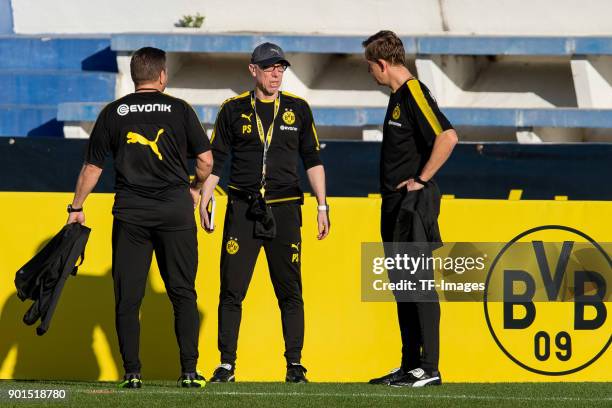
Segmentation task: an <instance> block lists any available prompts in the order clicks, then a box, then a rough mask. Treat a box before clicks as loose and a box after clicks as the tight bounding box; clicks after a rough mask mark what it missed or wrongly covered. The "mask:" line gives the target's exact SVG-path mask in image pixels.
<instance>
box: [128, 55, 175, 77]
mask: <svg viewBox="0 0 612 408" xmlns="http://www.w3.org/2000/svg"><path fill="white" fill-rule="evenodd" d="M164 69H166V52H165V51H164V50H160V49H159V48H153V47H144V48H141V49H139V50H138V51H136V52H135V53H134V55H132V60H131V61H130V73H131V74H132V81H134V83H135V84H140V83H143V82H150V81H155V80H157V79H158V78H159V76H160V74H161V72H162V71H163V70H164Z"/></svg>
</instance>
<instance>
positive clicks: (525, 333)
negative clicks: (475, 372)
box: [484, 226, 612, 375]
mask: <svg viewBox="0 0 612 408" xmlns="http://www.w3.org/2000/svg"><path fill="white" fill-rule="evenodd" d="M551 234H554V236H555V237H558V236H562V237H563V242H562V243H550V242H546V243H545V242H544V241H543V240H542V238H545V237H547V236H548V237H550V236H551ZM519 240H521V242H518V241H519ZM611 269H612V261H611V260H610V256H609V255H608V253H607V252H606V251H605V250H604V249H603V248H602V247H601V245H599V244H598V243H597V242H595V241H594V240H593V239H591V238H590V237H589V236H588V235H586V234H584V233H582V232H580V231H577V230H575V229H573V228H569V227H563V226H541V227H537V228H533V229H531V230H529V231H526V232H523V233H522V234H520V235H518V236H517V237H516V238H514V239H512V240H511V241H510V242H509V243H508V244H506V245H505V246H504V247H503V249H502V250H501V251H500V252H499V254H498V255H497V257H496V258H495V260H494V261H493V263H492V264H491V269H490V270H489V273H488V275H487V280H486V289H485V297H484V310H485V317H486V320H487V325H488V327H489V330H490V332H491V335H492V336H493V338H494V340H495V342H496V343H497V345H498V346H499V348H500V349H501V350H502V351H503V352H504V353H505V354H506V356H507V357H508V358H510V359H511V360H512V361H514V362H515V363H516V364H518V365H519V366H521V367H523V368H525V369H526V370H529V371H532V372H534V373H538V374H543V375H565V374H570V373H574V372H577V371H580V370H582V369H583V368H585V367H587V366H589V365H590V364H592V363H594V362H595V361H596V360H597V359H598V358H599V357H601V356H602V355H603V354H604V353H605V352H606V350H607V348H608V346H610V343H611V342H612V335H611V333H612V323H611V320H612V319H610V318H608V310H607V306H606V300H607V299H608V298H609V288H608V287H607V286H608V285H607V283H608V282H606V278H608V279H609V277H610V275H611V272H610V271H611ZM499 300H503V302H500V301H499Z"/></svg>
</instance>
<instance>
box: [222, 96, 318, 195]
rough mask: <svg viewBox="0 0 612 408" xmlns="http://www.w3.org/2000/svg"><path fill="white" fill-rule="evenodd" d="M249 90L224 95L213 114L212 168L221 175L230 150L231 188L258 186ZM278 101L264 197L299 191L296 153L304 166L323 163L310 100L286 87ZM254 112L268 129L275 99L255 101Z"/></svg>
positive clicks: (259, 147) (258, 154)
mask: <svg viewBox="0 0 612 408" xmlns="http://www.w3.org/2000/svg"><path fill="white" fill-rule="evenodd" d="M252 97H253V96H252V92H245V93H243V94H241V95H238V96H236V97H234V98H230V99H228V100H226V101H225V102H224V103H223V105H221V109H220V111H219V114H218V116H217V121H216V123H215V128H214V131H213V135H212V137H211V145H212V151H213V157H214V167H213V171H212V172H213V174H214V175H217V176H221V172H222V171H223V165H224V163H225V161H226V160H227V157H228V155H229V154H230V152H231V154H232V161H231V174H230V182H229V185H230V188H236V189H239V190H245V191H248V192H257V191H259V188H260V184H261V167H262V155H263V143H262V141H261V139H260V136H259V133H258V131H257V123H256V119H255V112H254V110H253V106H252V104H251V100H252V99H251V98H252ZM279 98H280V105H279V108H278V114H277V117H276V120H275V121H274V128H273V133H272V141H271V142H270V147H269V149H268V154H267V161H266V199H267V200H275V199H283V198H290V197H294V196H296V194H297V195H301V191H300V188H299V178H298V173H297V163H298V157H299V158H301V159H302V163H303V164H304V168H305V169H309V168H311V167H314V166H316V165H319V164H321V159H320V158H319V140H318V138H317V131H316V129H315V125H314V121H313V118H312V112H311V110H310V107H309V106H308V103H307V102H306V101H305V100H303V99H302V98H299V97H297V96H295V95H292V94H290V93H288V92H281V93H280V94H279ZM256 107H257V113H258V116H259V117H260V119H261V120H262V125H263V127H264V132H265V133H267V130H268V128H269V125H268V126H266V122H267V123H271V122H272V118H273V116H274V103H273V102H261V101H259V102H256Z"/></svg>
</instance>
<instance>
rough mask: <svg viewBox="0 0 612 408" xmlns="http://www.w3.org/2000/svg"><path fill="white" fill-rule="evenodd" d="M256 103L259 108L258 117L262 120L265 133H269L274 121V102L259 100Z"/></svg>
mask: <svg viewBox="0 0 612 408" xmlns="http://www.w3.org/2000/svg"><path fill="white" fill-rule="evenodd" d="M255 103H256V105H255V107H256V108H257V115H258V116H259V119H261V124H262V125H263V130H264V132H266V133H268V130H269V129H270V125H271V124H272V121H273V120H274V101H262V100H260V99H257V100H256V101H255ZM255 126H257V125H255Z"/></svg>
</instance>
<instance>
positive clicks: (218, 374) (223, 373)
mask: <svg viewBox="0 0 612 408" xmlns="http://www.w3.org/2000/svg"><path fill="white" fill-rule="evenodd" d="M234 381H236V377H235V376H234V366H233V365H232V364H229V363H223V364H219V367H217V369H216V370H215V372H214V373H213V375H212V377H211V378H210V382H211V383H226V382H234Z"/></svg>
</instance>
